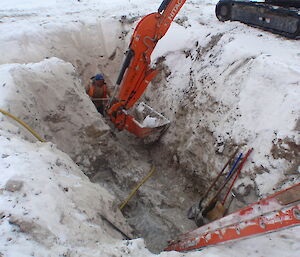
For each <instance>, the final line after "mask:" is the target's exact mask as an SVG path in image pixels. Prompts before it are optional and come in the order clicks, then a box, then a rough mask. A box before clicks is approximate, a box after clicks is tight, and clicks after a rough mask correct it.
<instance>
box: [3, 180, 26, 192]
mask: <svg viewBox="0 0 300 257" xmlns="http://www.w3.org/2000/svg"><path fill="white" fill-rule="evenodd" d="M22 187H23V181H20V180H14V179H10V180H8V181H7V183H6V185H5V188H4V189H5V190H6V191H9V192H16V191H20V190H21V188H22Z"/></svg>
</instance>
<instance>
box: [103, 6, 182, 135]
mask: <svg viewBox="0 0 300 257" xmlns="http://www.w3.org/2000/svg"><path fill="white" fill-rule="evenodd" d="M185 1H186V0H164V1H163V2H162V3H161V5H160V7H159V9H158V11H157V12H156V13H151V14H149V15H146V16H145V17H143V18H142V20H141V21H140V22H139V23H138V25H137V27H136V28H135V31H134V33H133V35H132V38H131V41H130V45H129V49H128V51H127V56H126V58H125V61H124V63H123V66H122V68H121V71H120V74H119V77H118V79H117V88H118V89H119V90H118V94H117V96H115V98H114V100H113V101H111V103H110V105H109V106H108V108H107V114H108V115H109V116H110V119H111V121H112V122H113V123H114V124H115V126H116V127H117V128H118V129H119V130H122V129H127V130H128V131H129V132H131V133H134V134H135V135H137V136H138V137H144V136H146V135H148V134H149V133H151V130H152V128H147V127H141V126H140V125H139V124H138V123H137V122H136V121H135V119H134V117H133V116H131V115H129V114H128V113H127V112H126V110H128V109H130V108H131V107H132V106H133V105H134V104H135V103H136V102H137V101H138V99H139V98H140V97H141V96H142V94H143V93H144V91H145V90H146V88H147V86H148V84H149V83H150V82H151V80H152V79H153V78H154V77H155V75H156V74H157V72H158V71H157V70H155V69H151V68H150V63H151V54H152V52H153V50H154V48H155V46H156V44H157V42H158V41H159V40H160V39H161V38H162V37H163V36H164V35H165V34H166V32H167V31H168V29H169V27H170V25H171V23H172V21H173V20H174V18H175V16H176V15H177V13H178V12H179V10H180V9H181V7H182V6H183V5H184V3H185Z"/></svg>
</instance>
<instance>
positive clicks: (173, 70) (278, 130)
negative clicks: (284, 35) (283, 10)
mask: <svg viewBox="0 0 300 257" xmlns="http://www.w3.org/2000/svg"><path fill="white" fill-rule="evenodd" d="M194 22H195V21H193V20H191V21H189V20H187V21H186V22H185V24H184V25H185V27H186V28H187V29H185V33H184V35H185V37H184V39H182V38H179V42H181V41H182V40H185V42H186V44H179V46H178V48H174V49H173V51H172V52H170V51H168V48H167V47H166V43H167V42H170V39H171V38H170V39H168V35H167V36H166V38H164V39H163V40H164V42H162V45H164V47H165V48H164V49H160V54H161V56H160V59H158V60H159V66H160V67H161V69H162V72H161V74H160V75H159V76H158V77H157V78H156V81H155V82H154V83H153V84H154V86H153V87H151V88H150V89H149V90H148V91H147V93H146V95H145V99H148V100H149V105H150V106H152V107H156V109H158V111H161V112H163V113H164V114H165V115H166V116H167V117H168V118H169V119H170V120H171V122H172V125H171V126H170V128H169V130H168V132H167V133H166V134H165V135H164V136H163V138H162V140H161V141H162V144H163V145H164V147H165V148H166V149H168V150H166V152H169V153H170V160H171V158H173V164H174V166H179V167H180V168H181V169H182V172H184V173H185V174H186V176H187V177H190V178H193V179H194V180H195V185H194V188H198V190H199V191H200V192H201V191H202V192H203V190H204V188H205V187H206V185H207V184H208V183H209V180H211V179H212V178H213V177H215V176H216V173H217V172H218V171H220V170H221V169H222V167H223V165H224V164H225V163H226V161H227V160H228V158H229V156H230V155H231V153H233V152H234V149H235V148H236V147H237V146H239V147H240V152H244V154H245V153H246V151H247V149H249V148H251V147H253V148H254V151H253V153H252V155H251V156H250V159H249V161H248V162H247V164H246V165H245V167H244V169H243V172H242V175H241V178H240V179H239V180H238V182H237V184H236V186H237V190H236V193H237V194H236V195H238V196H239V198H240V199H242V201H243V204H246V203H250V202H251V201H254V200H255V199H257V197H259V196H262V195H268V194H270V193H272V192H273V191H277V190H279V189H280V188H282V187H288V186H289V185H292V184H294V183H297V181H299V165H300V161H299V155H298V153H297V152H299V149H300V146H299V133H298V132H299V110H298V109H297V108H298V107H297V106H299V104H300V102H299V97H298V96H299V93H300V91H299V87H297V86H296V85H299V81H300V66H299V58H298V57H296V58H295V57H294V56H297V52H298V50H297V49H298V47H299V42H297V41H289V40H285V39H274V38H273V37H274V36H273V35H268V34H266V35H265V34H264V35H263V36H257V35H256V34H255V33H252V34H250V33H249V31H248V30H246V29H245V28H244V27H238V28H237V27H235V28H234V29H233V27H234V25H233V24H227V26H226V25H225V26H224V25H223V24H222V26H223V31H220V27H219V24H215V25H216V26H215V27H214V28H213V29H212V28H210V27H209V25H208V26H200V27H199V26H198V27H197V29H199V31H197V32H198V34H197V36H195V30H193V29H191V28H189V26H188V25H189V23H190V24H193V25H195V24H194ZM175 26H178V27H181V28H179V29H178V30H182V27H183V25H182V24H179V25H178V24H175ZM220 26H221V25H220ZM224 28H226V29H231V30H227V31H226V32H224ZM247 29H248V28H247ZM247 31H248V33H247ZM246 33H247V34H246ZM181 35H183V34H181ZM173 37H174V36H173ZM193 39H194V41H193ZM246 42H248V43H246ZM249 42H251V43H250V44H249ZM270 42H272V44H271V43H270ZM183 46H184V47H183ZM281 48H284V49H285V50H284V51H285V56H283V55H282V54H281V53H282V52H281V51H282V50H280V49H281ZM161 99H163V100H161ZM171 153H173V156H172V157H171ZM201 179H202V181H201ZM265 181H268V183H266V182H265ZM235 207H236V206H235Z"/></svg>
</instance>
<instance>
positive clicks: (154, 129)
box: [133, 102, 170, 143]
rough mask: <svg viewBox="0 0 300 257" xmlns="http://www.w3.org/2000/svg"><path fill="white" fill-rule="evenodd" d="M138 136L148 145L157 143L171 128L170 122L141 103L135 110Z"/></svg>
mask: <svg viewBox="0 0 300 257" xmlns="http://www.w3.org/2000/svg"><path fill="white" fill-rule="evenodd" d="M133 116H134V122H135V123H136V125H137V133H136V134H137V135H138V137H140V138H143V139H144V141H145V142H146V143H151V142H154V141H157V140H158V139H159V138H160V137H161V136H162V134H163V133H164V132H165V131H166V130H167V129H168V127H169V126H170V121H169V120H168V119H167V118H166V117H165V116H163V115H162V114H161V113H159V112H157V111H155V110H154V109H153V108H151V107H150V106H149V105H147V104H145V103H144V102H141V103H139V104H138V105H137V107H136V108H135V109H134V110H133Z"/></svg>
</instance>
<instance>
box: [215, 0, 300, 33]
mask: <svg viewBox="0 0 300 257" xmlns="http://www.w3.org/2000/svg"><path fill="white" fill-rule="evenodd" d="M299 5H300V3H299V2H298V1H296V0H295V1H294V2H292V3H291V2H288V1H287V2H286V3H285V4H284V1H276V0H272V1H265V2H255V1H239V0H221V1H219V2H218V4H217V5H216V9H215V11H216V16H217V18H218V19H219V20H220V21H228V20H230V21H240V22H242V23H245V24H247V25H251V26H254V27H258V28H261V29H264V30H267V31H271V32H273V33H276V34H279V35H282V36H285V37H287V38H292V39H297V38H300V8H299Z"/></svg>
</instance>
